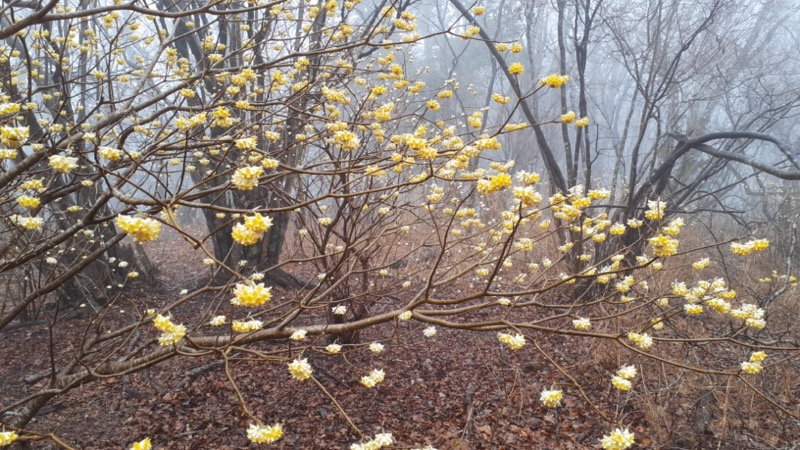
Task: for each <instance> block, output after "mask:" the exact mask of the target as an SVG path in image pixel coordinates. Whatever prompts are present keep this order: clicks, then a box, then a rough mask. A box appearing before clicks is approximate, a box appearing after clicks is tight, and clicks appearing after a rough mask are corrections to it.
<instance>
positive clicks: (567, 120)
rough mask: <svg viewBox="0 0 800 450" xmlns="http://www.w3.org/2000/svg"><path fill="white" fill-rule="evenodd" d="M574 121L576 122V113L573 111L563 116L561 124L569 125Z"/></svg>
mask: <svg viewBox="0 0 800 450" xmlns="http://www.w3.org/2000/svg"><path fill="white" fill-rule="evenodd" d="M574 121H575V113H574V112H572V111H570V112H568V113H566V114H562V115H561V123H564V124H567V125H569V124H571V123H572V122H574Z"/></svg>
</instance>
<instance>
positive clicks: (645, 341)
mask: <svg viewBox="0 0 800 450" xmlns="http://www.w3.org/2000/svg"><path fill="white" fill-rule="evenodd" d="M628 340H630V341H631V342H633V343H634V344H636V346H637V347H639V348H641V349H642V350H647V349H648V348H650V347H652V346H653V338H651V337H650V336H649V335H648V334H647V333H642V334H639V333H634V332H633V331H631V332H630V333H628Z"/></svg>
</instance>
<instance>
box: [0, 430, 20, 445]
mask: <svg viewBox="0 0 800 450" xmlns="http://www.w3.org/2000/svg"><path fill="white" fill-rule="evenodd" d="M18 437H19V436H17V433H15V432H13V431H3V432H0V447H3V446H6V445H11V444H13V443H14V442H15V441H16V440H17V438H18Z"/></svg>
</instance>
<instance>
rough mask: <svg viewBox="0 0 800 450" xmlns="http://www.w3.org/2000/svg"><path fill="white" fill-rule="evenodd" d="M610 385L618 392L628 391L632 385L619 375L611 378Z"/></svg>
mask: <svg viewBox="0 0 800 450" xmlns="http://www.w3.org/2000/svg"><path fill="white" fill-rule="evenodd" d="M611 384H613V385H614V387H615V388H617V389H619V390H620V391H629V390H631V387H633V383H631V382H630V381H629V380H626V379H625V378H622V377H621V376H619V375H614V377H613V378H611Z"/></svg>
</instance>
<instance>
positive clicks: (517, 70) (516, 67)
mask: <svg viewBox="0 0 800 450" xmlns="http://www.w3.org/2000/svg"><path fill="white" fill-rule="evenodd" d="M524 71H525V67H524V66H523V65H522V64H520V63H514V64H511V65H510V66H508V73H510V74H511V75H522V72H524Z"/></svg>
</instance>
